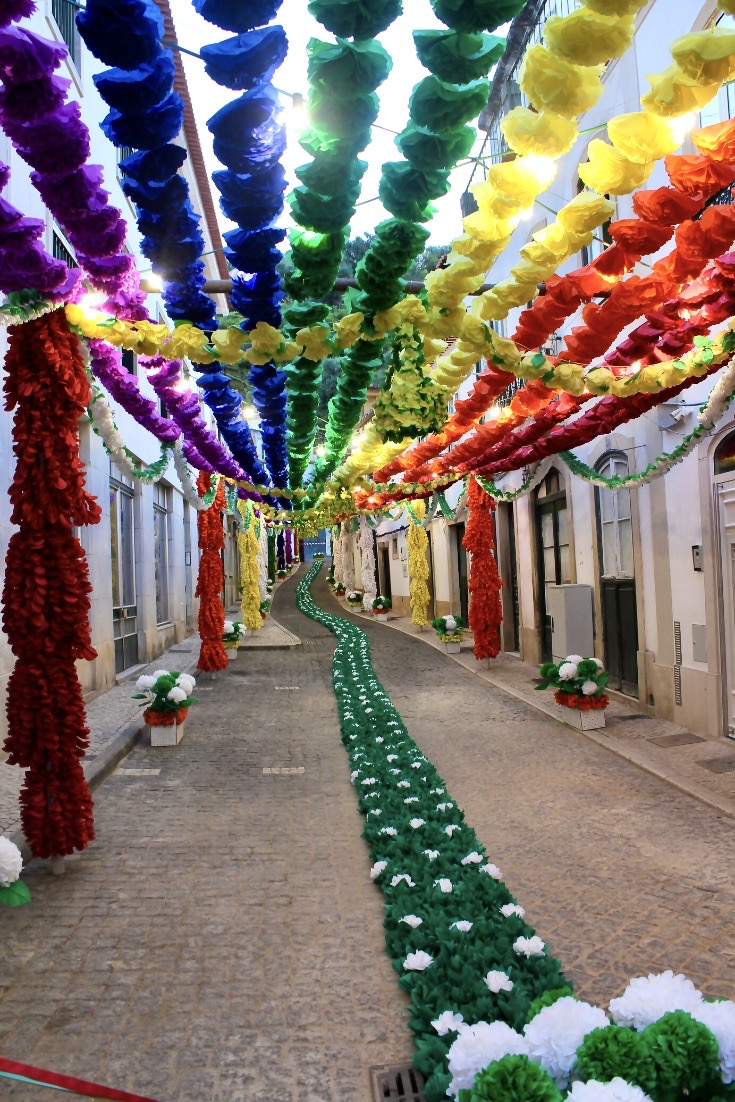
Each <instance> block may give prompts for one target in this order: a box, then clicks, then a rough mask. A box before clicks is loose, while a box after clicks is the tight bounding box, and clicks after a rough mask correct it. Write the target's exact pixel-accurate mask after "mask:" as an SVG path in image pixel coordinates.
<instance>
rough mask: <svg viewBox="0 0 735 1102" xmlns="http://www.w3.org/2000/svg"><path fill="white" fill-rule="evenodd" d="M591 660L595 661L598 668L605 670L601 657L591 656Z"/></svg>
mask: <svg viewBox="0 0 735 1102" xmlns="http://www.w3.org/2000/svg"><path fill="white" fill-rule="evenodd" d="M590 662H594V664H595V665H596V666H597V668H598V670H603V669H604V668H605V667H604V665H603V663H602V662H601V661H600V659H599V658H590Z"/></svg>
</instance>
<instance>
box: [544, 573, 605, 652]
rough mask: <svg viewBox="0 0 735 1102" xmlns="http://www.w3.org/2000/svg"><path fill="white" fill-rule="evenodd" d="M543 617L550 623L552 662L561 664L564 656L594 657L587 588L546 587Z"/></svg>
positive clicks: (568, 586)
mask: <svg viewBox="0 0 735 1102" xmlns="http://www.w3.org/2000/svg"><path fill="white" fill-rule="evenodd" d="M546 614H547V615H548V616H549V617H550V619H551V650H552V657H553V660H554V662H562V661H563V660H564V659H565V658H566V657H567V655H568V654H580V655H581V656H582V658H591V657H592V656H593V655H594V653H595V631H594V619H593V601H592V586H591V585H553V584H549V585H547V586H546Z"/></svg>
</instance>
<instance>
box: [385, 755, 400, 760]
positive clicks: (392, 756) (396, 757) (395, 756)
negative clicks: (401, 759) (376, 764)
mask: <svg viewBox="0 0 735 1102" xmlns="http://www.w3.org/2000/svg"><path fill="white" fill-rule="evenodd" d="M385 760H386V761H398V754H389V755H388V757H387V758H386V759H385Z"/></svg>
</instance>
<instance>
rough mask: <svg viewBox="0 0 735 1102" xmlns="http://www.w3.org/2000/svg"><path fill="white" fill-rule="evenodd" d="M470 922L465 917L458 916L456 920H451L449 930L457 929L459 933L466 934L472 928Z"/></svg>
mask: <svg viewBox="0 0 735 1102" xmlns="http://www.w3.org/2000/svg"><path fill="white" fill-rule="evenodd" d="M472 925H473V924H472V923H471V922H468V921H467V919H466V918H460V919H459V921H458V922H452V923H451V924H450V926H449V929H450V930H459V932H460V934H468V933H469V932H470V930H471V929H472Z"/></svg>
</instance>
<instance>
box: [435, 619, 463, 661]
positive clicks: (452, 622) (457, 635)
mask: <svg viewBox="0 0 735 1102" xmlns="http://www.w3.org/2000/svg"><path fill="white" fill-rule="evenodd" d="M431 626H432V627H433V629H434V631H435V632H436V634H437V635H438V636H439V638H440V639H441V641H442V643H444V646H445V647H446V649H447V653H448V654H456V653H457V651H459V649H460V643H461V642H462V632H463V630H464V628H465V622H464V620H463V619H462V617H461V616H452V615H451V613H450V615H449V616H439V617H437V619H436V620H432V621H431Z"/></svg>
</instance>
